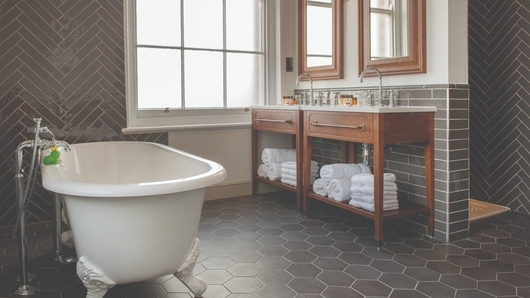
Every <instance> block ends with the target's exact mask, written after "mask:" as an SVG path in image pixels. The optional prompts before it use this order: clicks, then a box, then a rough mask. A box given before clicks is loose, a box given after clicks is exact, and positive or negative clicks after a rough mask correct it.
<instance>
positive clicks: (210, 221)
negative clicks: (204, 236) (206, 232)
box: [199, 216, 221, 226]
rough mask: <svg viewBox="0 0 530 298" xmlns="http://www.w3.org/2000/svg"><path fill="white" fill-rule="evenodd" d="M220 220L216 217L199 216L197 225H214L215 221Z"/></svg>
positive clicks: (218, 221)
mask: <svg viewBox="0 0 530 298" xmlns="http://www.w3.org/2000/svg"><path fill="white" fill-rule="evenodd" d="M220 222H221V220H220V219H218V218H216V217H207V216H206V217H205V216H203V217H201V219H200V221H199V225H201V226H203V225H215V224H216V223H220Z"/></svg>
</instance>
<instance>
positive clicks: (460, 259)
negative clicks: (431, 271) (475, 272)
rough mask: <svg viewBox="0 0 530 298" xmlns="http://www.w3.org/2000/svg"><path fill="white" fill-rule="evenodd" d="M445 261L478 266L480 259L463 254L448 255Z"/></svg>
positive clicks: (458, 264) (466, 265)
mask: <svg viewBox="0 0 530 298" xmlns="http://www.w3.org/2000/svg"><path fill="white" fill-rule="evenodd" d="M446 261H448V262H450V263H453V264H455V265H457V266H460V267H478V266H479V264H480V261H479V260H477V259H474V258H471V257H468V256H464V255H449V256H447V259H446Z"/></svg>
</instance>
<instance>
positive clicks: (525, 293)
mask: <svg viewBox="0 0 530 298" xmlns="http://www.w3.org/2000/svg"><path fill="white" fill-rule="evenodd" d="M517 295H518V296H520V297H530V287H524V288H523V287H521V288H517Z"/></svg>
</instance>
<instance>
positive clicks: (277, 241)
mask: <svg viewBox="0 0 530 298" xmlns="http://www.w3.org/2000/svg"><path fill="white" fill-rule="evenodd" d="M257 242H258V243H261V244H263V245H265V246H268V245H274V246H276V245H282V244H284V243H285V242H287V240H285V239H284V238H282V237H280V236H264V237H261V238H259V239H258V241H257Z"/></svg>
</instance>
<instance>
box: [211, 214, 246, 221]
mask: <svg viewBox="0 0 530 298" xmlns="http://www.w3.org/2000/svg"><path fill="white" fill-rule="evenodd" d="M217 218H218V219H220V220H238V219H240V218H241V216H239V215H237V214H223V215H219V216H217Z"/></svg>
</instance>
